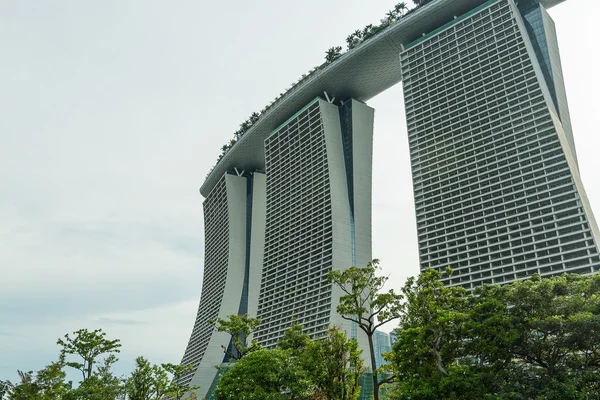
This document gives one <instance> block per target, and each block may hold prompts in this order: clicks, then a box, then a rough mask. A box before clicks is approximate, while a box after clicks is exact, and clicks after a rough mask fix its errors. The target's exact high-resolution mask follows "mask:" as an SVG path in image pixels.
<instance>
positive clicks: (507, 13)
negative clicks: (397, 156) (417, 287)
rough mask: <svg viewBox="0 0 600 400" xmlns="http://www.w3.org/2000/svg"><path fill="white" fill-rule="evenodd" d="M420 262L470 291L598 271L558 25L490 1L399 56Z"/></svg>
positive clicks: (537, 7)
mask: <svg viewBox="0 0 600 400" xmlns="http://www.w3.org/2000/svg"><path fill="white" fill-rule="evenodd" d="M401 63H402V76H403V82H404V94H405V103H406V116H407V124H408V136H409V143H410V154H411V163H412V173H413V184H414V196H415V208H416V216H417V225H418V226H417V229H418V240H419V251H420V261H421V266H422V268H426V267H432V268H438V269H443V268H445V267H446V266H450V267H452V268H453V269H454V274H453V275H452V276H451V277H447V278H445V283H446V284H447V285H462V286H464V287H465V288H467V289H471V288H473V287H474V286H477V285H480V284H487V283H507V282H511V281H514V280H516V279H522V278H526V277H528V276H530V275H532V274H534V273H539V274H541V275H542V276H552V275H556V274H561V273H565V272H575V273H582V274H590V273H594V272H597V271H598V268H600V257H599V254H598V242H597V240H598V238H599V235H598V228H597V225H596V222H595V220H594V216H593V214H592V211H591V208H590V205H589V202H588V200H587V197H586V194H585V191H584V189H583V186H582V184H581V179H580V176H579V168H578V165H577V157H576V153H575V145H574V141H573V134H572V132H571V122H570V117H569V109H568V106H567V101H566V95H565V88H564V82H563V78H562V71H561V65H560V56H559V52H558V45H557V40H556V34H555V29H554V24H553V22H552V20H551V18H550V16H549V15H548V13H547V12H546V10H545V9H544V7H543V5H541V4H539V3H538V2H537V1H521V2H519V6H517V4H515V2H514V1H513V0H491V1H487V2H485V3H483V4H482V5H480V6H479V7H477V8H475V9H473V10H472V11H470V12H469V13H467V14H465V15H463V16H462V17H459V18H456V19H453V20H452V21H451V22H449V23H448V24H446V25H445V26H442V27H440V28H439V29H438V30H436V31H434V32H432V33H430V34H428V35H425V36H424V37H422V38H419V39H418V40H416V41H414V42H412V43H410V44H408V45H407V46H406V47H405V50H404V51H403V52H402V53H401Z"/></svg>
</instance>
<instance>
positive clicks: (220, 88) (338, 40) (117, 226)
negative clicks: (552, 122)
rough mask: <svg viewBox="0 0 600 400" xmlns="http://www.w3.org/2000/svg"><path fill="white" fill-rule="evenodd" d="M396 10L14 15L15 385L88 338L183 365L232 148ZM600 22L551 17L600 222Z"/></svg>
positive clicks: (388, 98)
mask: <svg viewBox="0 0 600 400" xmlns="http://www.w3.org/2000/svg"><path fill="white" fill-rule="evenodd" d="M393 5H394V1H381V0H377V1H358V0H344V1H342V0H329V1H327V2H323V1H321V0H305V1H302V2H292V1H281V0H257V1H254V2H243V1H228V2H207V1H200V2H199V1H189V0H180V1H177V2H167V1H158V0H145V1H141V0H107V1H102V2H93V1H89V0H88V1H84V0H63V1H34V0H19V1H13V0H0V49H1V50H2V51H1V52H0V110H1V111H0V272H1V274H0V379H7V378H8V379H13V380H14V379H16V369H23V370H31V369H39V368H41V367H43V366H44V365H46V364H48V363H49V362H50V361H51V360H53V359H55V358H56V356H57V354H58V347H57V346H56V345H55V343H56V339H57V338H58V337H59V336H61V335H63V334H64V333H67V332H72V331H74V330H76V329H79V328H89V329H94V328H96V327H101V328H103V329H104V330H105V331H106V332H108V334H109V336H110V337H118V338H120V339H121V340H122V342H123V345H124V349H123V352H122V353H121V360H122V361H121V362H120V364H119V365H118V366H117V372H119V373H125V372H128V371H130V370H131V368H132V366H133V360H134V358H135V357H136V356H138V355H144V356H146V357H149V358H150V360H151V361H152V362H156V363H158V362H179V360H180V358H181V356H182V354H183V351H184V350H185V346H186V344H187V340H188V338H189V334H190V331H191V328H192V325H193V323H194V318H195V313H196V307H197V304H198V299H199V296H200V285H201V281H202V266H203V227H202V207H201V202H202V198H201V196H200V195H199V194H198V188H199V186H200V184H201V183H202V180H203V178H204V177H205V175H206V172H207V171H208V169H209V167H210V166H212V165H213V164H214V162H215V160H216V157H217V155H218V154H219V148H220V146H221V145H222V144H223V143H225V142H226V141H228V140H229V139H230V137H231V134H232V132H233V131H235V130H236V129H237V126H238V125H239V123H241V122H242V121H243V120H244V119H245V118H246V117H248V116H249V114H250V113H251V112H253V111H255V110H260V109H261V108H263V106H264V105H265V104H267V103H268V102H269V101H270V100H272V99H273V98H274V97H275V96H276V95H277V94H279V93H280V92H282V91H283V90H284V89H285V88H286V87H289V84H291V83H292V82H294V81H296V80H297V79H298V78H299V77H300V76H301V75H302V74H303V73H305V72H306V71H308V70H309V69H310V68H311V67H313V66H315V65H319V64H321V63H322V61H323V56H324V52H325V50H326V49H327V48H329V47H331V46H334V45H343V44H344V39H345V37H346V36H347V35H348V34H349V33H350V32H353V31H354V30H355V29H357V28H362V27H363V26H364V25H366V24H368V23H376V22H377V21H378V20H379V19H380V18H381V17H382V16H383V15H384V14H385V12H386V11H387V10H388V9H389V8H391V7H393ZM599 13H600V3H599V2H598V1H597V0H569V1H567V2H565V3H564V4H562V5H560V6H557V7H555V8H554V9H552V10H551V15H552V16H553V18H554V19H555V22H556V25H557V29H558V35H559V41H560V46H561V52H562V53H561V54H562V58H563V70H564V74H565V81H566V86H567V94H568V97H569V102H570V109H571V116H572V121H573V128H574V133H575V140H576V145H577V152H578V156H579V162H580V168H581V171H582V178H583V182H584V184H585V186H586V188H587V193H588V195H589V197H590V200H591V203H592V207H593V208H594V209H595V210H596V212H597V213H600V168H599V167H600V161H598V150H597V149H599V148H600V146H599V145H600V138H599V136H597V131H598V129H597V127H598V126H600V123H599V122H600V121H599V115H600V110H599V107H598V101H597V98H598V93H600V79H599V76H600V75H599V74H598V72H597V66H598V65H599V64H600V54H599V53H600V46H598V39H599V35H598V28H597V24H598V22H597V15H598V14H599ZM369 104H370V105H371V106H372V107H374V108H375V110H376V119H375V148H374V159H375V162H374V167H373V168H374V171H373V172H374V176H373V184H374V188H373V217H374V219H373V236H374V237H373V242H374V249H373V254H374V256H376V257H378V258H380V259H381V260H382V264H383V266H384V269H385V273H387V274H389V275H390V285H391V286H392V287H400V286H401V285H402V283H403V282H404V280H405V278H406V277H407V276H409V275H415V274H416V273H418V258H417V244H416V229H415V220H414V210H413V200H412V186H411V178H410V176H411V175H410V163H409V155H408V141H407V138H406V126H405V121H404V109H403V107H404V106H403V102H402V88H401V85H397V86H395V87H393V88H391V89H389V90H388V91H387V92H385V93H383V94H381V95H379V96H378V97H377V98H375V99H373V100H372V101H371V102H369ZM391 328H393V327H391V326H390V327H389V329H391ZM75 378H77V377H76V376H75Z"/></svg>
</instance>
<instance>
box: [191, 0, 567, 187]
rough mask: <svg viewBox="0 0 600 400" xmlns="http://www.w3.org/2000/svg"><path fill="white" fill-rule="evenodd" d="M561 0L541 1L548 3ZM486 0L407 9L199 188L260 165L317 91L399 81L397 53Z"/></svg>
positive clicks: (298, 90)
mask: <svg viewBox="0 0 600 400" xmlns="http://www.w3.org/2000/svg"><path fill="white" fill-rule="evenodd" d="M563 1H564V0H540V3H541V4H542V5H544V7H546V8H550V7H553V6H555V5H557V4H559V3H561V2H563ZM486 2H487V0H434V1H432V2H431V3H428V4H426V5H424V6H421V7H419V8H417V9H415V10H413V11H412V12H410V13H408V14H407V15H405V16H404V17H402V18H401V19H400V20H398V21H397V22H395V23H394V24H392V25H390V26H389V27H388V28H387V29H385V30H384V31H382V32H380V33H379V34H377V35H376V36H374V37H372V38H370V39H369V40H367V41H365V42H363V43H361V44H360V45H359V46H358V47H356V48H355V49H353V50H350V51H348V52H347V53H345V54H344V55H343V56H342V57H340V58H339V59H338V60H336V61H335V62H333V63H331V64H329V65H327V66H325V67H323V68H321V69H319V70H318V71H316V72H314V73H313V74H311V76H310V77H308V78H307V79H306V80H305V81H304V82H302V83H300V84H299V85H297V86H295V87H294V88H292V89H291V90H290V91H288V92H287V93H285V94H284V95H283V97H282V98H281V99H279V100H278V101H277V102H276V103H275V104H274V105H273V106H272V107H271V108H269V109H268V110H267V111H266V112H265V113H263V114H262V115H261V117H260V119H259V120H258V121H257V122H256V123H255V124H254V125H253V126H252V128H250V129H249V130H248V131H247V132H246V134H245V135H244V136H243V137H242V138H241V139H240V140H239V141H238V142H237V143H236V144H235V145H234V146H233V148H231V149H230V150H229V151H228V152H227V153H226V154H225V155H224V156H223V158H222V159H221V160H220V161H219V162H218V164H217V165H216V166H215V167H214V168H213V170H212V171H211V172H210V174H209V175H208V177H207V178H206V180H205V181H204V184H203V185H202V187H201V188H200V193H201V194H202V195H203V196H204V197H206V196H208V194H209V193H210V191H211V190H212V189H213V187H214V186H215V184H216V183H217V182H218V180H219V179H220V178H221V177H222V176H223V174H225V173H226V172H227V171H231V170H233V169H234V168H237V169H238V171H242V170H247V171H250V170H256V169H259V170H264V168H265V152H264V140H265V139H266V138H267V137H268V136H269V134H270V133H271V132H272V131H273V130H275V129H276V128H277V127H278V126H279V125H281V124H282V123H283V122H285V121H286V120H287V119H288V118H289V117H290V116H292V115H293V114H294V113H295V112H297V111H298V110H299V109H301V108H302V107H304V106H305V105H306V104H308V103H309V102H310V101H311V100H313V99H315V97H317V96H321V97H323V96H324V92H326V93H327V95H328V96H329V98H335V99H336V100H346V99H348V98H354V99H356V100H359V101H363V102H366V101H368V100H369V99H371V98H373V97H374V96H376V95H377V94H379V93H381V92H383V91H385V90H386V89H388V88H390V87H392V86H394V85H395V84H397V83H398V82H400V81H401V80H402V77H401V71H400V61H399V53H400V52H401V51H402V47H403V46H406V45H408V44H409V43H411V42H414V41H415V40H418V39H419V38H420V37H422V36H423V35H424V34H428V33H430V32H432V31H434V30H436V29H438V28H440V27H442V26H443V25H444V24H447V23H448V22H450V21H452V20H453V19H454V18H456V17H460V16H461V15H463V14H465V13H467V12H469V11H470V10H472V9H474V8H476V7H478V6H480V5H482V4H484V3H486Z"/></svg>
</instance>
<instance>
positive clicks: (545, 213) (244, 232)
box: [182, 0, 600, 396]
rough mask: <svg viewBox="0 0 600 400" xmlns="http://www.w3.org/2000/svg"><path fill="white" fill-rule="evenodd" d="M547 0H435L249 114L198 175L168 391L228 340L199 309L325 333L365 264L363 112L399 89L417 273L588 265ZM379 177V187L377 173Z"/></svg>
mask: <svg viewBox="0 0 600 400" xmlns="http://www.w3.org/2000/svg"><path fill="white" fill-rule="evenodd" d="M559 2H560V0H540V1H538V0H521V1H519V4H518V5H517V4H516V3H515V1H514V0H489V1H485V0H433V1H430V2H428V3H426V4H425V5H423V6H421V7H419V8H418V9H416V10H413V11H412V12H410V13H408V14H407V15H405V16H404V17H403V18H401V19H400V20H399V21H398V22H396V23H395V24H392V25H390V26H388V27H387V28H385V29H384V30H381V32H380V33H378V34H377V35H375V36H374V37H372V38H370V39H369V40H367V41H365V42H364V43H362V44H360V45H359V46H358V47H357V48H355V49H354V50H351V51H349V52H348V53H346V54H345V55H343V56H342V57H341V58H339V60H337V61H335V62H332V63H330V64H327V65H324V66H322V67H321V68H320V69H318V70H317V71H316V72H313V73H312V74H311V75H309V76H308V77H307V78H304V79H303V80H302V81H301V82H300V83H299V84H297V85H296V86H295V87H294V88H293V89H291V90H290V91H289V92H288V93H286V94H285V95H284V96H283V97H282V98H281V99H279V100H278V101H277V102H276V103H275V104H274V105H273V106H272V107H271V108H270V109H269V110H267V111H266V112H264V113H262V114H261V116H260V118H259V119H258V120H257V122H256V123H255V124H254V125H253V126H252V128H250V130H248V132H247V133H246V134H245V135H244V136H243V137H242V138H241V140H240V141H239V142H238V143H237V144H236V145H235V146H234V147H233V148H232V149H231V150H230V151H229V152H227V153H226V154H225V155H224V157H223V159H221V160H220V161H219V163H218V164H217V165H216V166H215V167H214V169H213V170H211V172H210V173H209V175H208V177H207V179H206V181H205V182H204V184H203V185H202V188H201V190H200V191H201V193H202V195H203V196H205V197H206V200H205V202H204V218H205V249H206V250H205V265H204V271H205V272H204V281H203V286H202V296H201V300H200V306H199V309H198V314H197V318H196V322H195V325H194V328H193V332H192V335H191V337H190V341H189V343H188V347H187V349H186V352H185V355H184V357H183V360H182V363H183V364H190V363H191V364H192V365H193V367H194V370H193V371H192V372H191V373H189V374H188V375H187V376H185V377H184V379H183V383H189V384H191V385H200V386H201V389H200V395H201V396H203V395H205V394H206V393H207V392H208V391H210V390H211V389H212V388H214V385H215V382H216V380H215V375H216V373H217V370H216V369H215V368H214V367H215V366H216V365H220V364H222V363H224V362H227V361H228V359H227V357H226V356H225V355H224V353H223V349H222V348H227V347H228V346H230V341H229V337H228V336H227V335H226V334H224V333H219V332H215V331H214V329H213V327H212V325H211V324H210V323H209V321H210V320H211V319H215V318H217V317H226V316H228V315H230V314H243V313H249V314H251V315H253V316H258V317H259V318H261V320H262V322H261V324H260V326H259V328H258V330H257V331H256V332H255V336H254V337H255V338H256V339H257V340H258V342H259V343H260V344H261V345H263V346H266V347H272V346H274V345H276V343H277V341H278V340H279V339H280V338H281V335H282V334H283V332H284V330H285V329H286V328H287V327H288V326H289V325H290V323H291V322H292V321H293V320H296V322H298V323H300V324H302V325H303V326H304V329H305V332H307V333H309V334H310V335H311V336H313V337H314V338H319V337H322V335H323V334H324V332H325V329H326V328H327V327H328V326H331V325H339V326H341V327H342V329H344V330H345V331H347V332H348V334H349V335H351V336H353V337H357V338H358V339H359V343H361V344H362V346H363V348H365V346H364V342H365V338H364V337H362V336H361V333H360V331H358V333H357V329H356V326H352V325H350V324H349V323H348V322H347V321H345V320H343V319H341V318H340V317H339V316H338V315H337V313H336V312H335V308H336V305H337V299H338V298H339V297H340V294H341V293H340V292H339V291H338V289H337V288H335V287H332V285H331V284H329V283H328V281H327V274H328V273H329V272H330V271H331V270H333V269H338V270H341V269H345V268H348V267H350V266H352V265H357V266H362V265H365V264H366V263H367V262H368V261H370V260H371V256H372V254H371V163H372V137H373V118H374V110H373V109H372V108H370V107H368V106H367V105H366V104H365V102H366V101H368V100H369V99H370V98H372V97H373V96H375V95H377V94H378V93H380V92H381V91H383V90H385V89H387V88H389V87H390V86H392V85H394V84H396V83H398V82H400V81H403V83H404V94H405V103H406V115H407V124H408V139H409V144H410V156H411V165H412V173H413V184H414V197H415V209H416V215H417V224H418V226H417V232H418V242H419V252H420V263H421V267H422V268H427V267H432V268H439V269H443V268H445V267H446V266H450V267H452V268H453V269H454V271H455V273H454V275H453V276H451V277H448V278H445V281H444V283H445V284H447V285H462V286H464V287H466V288H468V289H471V288H473V287H475V286H476V285H479V284H484V283H506V282H511V281H514V280H516V279H522V278H526V277H528V276H530V275H532V274H534V273H540V274H541V275H542V276H551V275H555V274H561V273H565V272H576V273H582V274H589V273H595V272H598V268H600V255H599V252H598V242H597V240H598V237H599V236H598V235H599V232H598V228H597V225H596V222H595V220H594V217H593V214H592V211H591V209H590V206H589V202H588V200H587V197H586V194H585V191H584V189H583V186H582V183H581V179H580V176H579V169H578V165H577V156H576V152H575V144H574V140H573V133H572V129H571V122H570V116H569V109H568V105H567V100H566V94H565V88H564V82H563V78H562V71H561V65H560V56H559V52H558V45H557V41H556V33H555V29H554V24H553V22H552V20H551V18H550V17H549V15H548V13H547V12H546V9H545V7H551V6H553V5H555V4H557V3H559ZM391 184H393V182H392V183H391Z"/></svg>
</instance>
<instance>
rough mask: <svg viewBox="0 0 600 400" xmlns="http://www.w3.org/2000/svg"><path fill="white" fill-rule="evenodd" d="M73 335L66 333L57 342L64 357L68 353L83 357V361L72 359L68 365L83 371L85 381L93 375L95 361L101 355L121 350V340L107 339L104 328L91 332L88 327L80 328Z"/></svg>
mask: <svg viewBox="0 0 600 400" xmlns="http://www.w3.org/2000/svg"><path fill="white" fill-rule="evenodd" d="M73 335H74V337H70V336H69V334H66V335H65V338H64V340H63V339H60V338H59V339H58V341H57V344H58V345H59V346H61V347H62V349H61V356H62V357H66V356H68V355H76V356H79V357H81V359H82V361H83V362H79V361H70V362H67V363H66V365H67V366H69V367H72V368H75V369H77V370H79V371H81V374H82V376H83V380H84V381H85V380H86V379H88V378H89V377H91V376H92V372H93V370H94V363H96V362H97V359H98V357H99V356H101V355H111V354H113V353H119V352H120V350H119V349H120V347H121V342H120V340H119V339H115V340H108V339H106V333H105V332H102V329H96V330H94V331H91V332H90V331H88V330H87V329H80V330H78V331H75V332H74V333H73ZM114 361H116V359H115V360H114ZM114 361H113V362H114Z"/></svg>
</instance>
